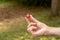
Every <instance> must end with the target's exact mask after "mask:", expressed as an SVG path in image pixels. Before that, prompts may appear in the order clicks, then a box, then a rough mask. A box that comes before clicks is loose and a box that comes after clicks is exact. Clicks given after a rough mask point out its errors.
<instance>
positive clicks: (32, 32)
mask: <svg viewBox="0 0 60 40" xmlns="http://www.w3.org/2000/svg"><path fill="white" fill-rule="evenodd" d="M30 33H31V34H32V36H42V35H45V29H40V30H37V31H36V32H34V31H30Z"/></svg>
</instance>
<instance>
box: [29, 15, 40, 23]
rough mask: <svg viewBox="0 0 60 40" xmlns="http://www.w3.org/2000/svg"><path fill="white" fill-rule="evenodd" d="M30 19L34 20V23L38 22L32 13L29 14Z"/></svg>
mask: <svg viewBox="0 0 60 40" xmlns="http://www.w3.org/2000/svg"><path fill="white" fill-rule="evenodd" d="M30 19H31V20H32V21H33V22H35V23H37V22H39V21H38V20H37V19H35V18H34V17H33V16H32V15H30Z"/></svg>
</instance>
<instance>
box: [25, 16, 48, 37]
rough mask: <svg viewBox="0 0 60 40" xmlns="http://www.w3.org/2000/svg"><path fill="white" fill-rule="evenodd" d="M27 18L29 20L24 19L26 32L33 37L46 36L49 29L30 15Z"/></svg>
mask: <svg viewBox="0 0 60 40" xmlns="http://www.w3.org/2000/svg"><path fill="white" fill-rule="evenodd" d="M29 17H30V18H29V19H28V18H27V17H25V19H26V22H27V23H28V26H27V31H28V32H30V33H31V34H32V35H33V36H42V35H48V30H49V27H48V26H47V25H46V24H44V23H42V22H40V21H38V20H37V19H35V18H34V17H33V16H32V15H30V16H29ZM30 20H31V21H30Z"/></svg>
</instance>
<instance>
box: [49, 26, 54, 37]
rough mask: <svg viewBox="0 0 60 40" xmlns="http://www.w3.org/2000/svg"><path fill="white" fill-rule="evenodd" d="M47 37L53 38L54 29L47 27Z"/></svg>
mask: <svg viewBox="0 0 60 40" xmlns="http://www.w3.org/2000/svg"><path fill="white" fill-rule="evenodd" d="M48 35H49V36H54V35H55V28H54V27H49V28H48Z"/></svg>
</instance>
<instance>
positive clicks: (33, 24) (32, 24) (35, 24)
mask: <svg viewBox="0 0 60 40" xmlns="http://www.w3.org/2000/svg"><path fill="white" fill-rule="evenodd" d="M31 26H37V23H30V24H29V25H28V26H27V27H28V28H29V27H31Z"/></svg>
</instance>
